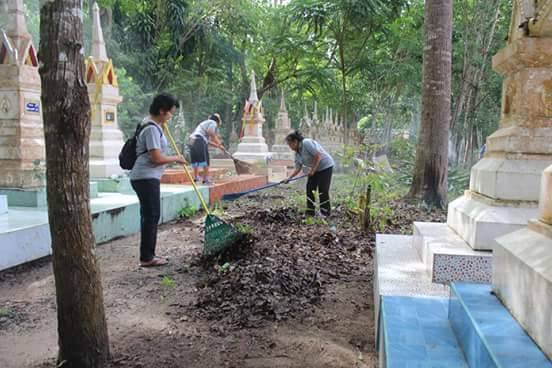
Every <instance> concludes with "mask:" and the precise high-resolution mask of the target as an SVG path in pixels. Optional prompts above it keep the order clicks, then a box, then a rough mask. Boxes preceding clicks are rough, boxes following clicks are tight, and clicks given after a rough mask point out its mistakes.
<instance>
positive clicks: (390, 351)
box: [378, 296, 468, 368]
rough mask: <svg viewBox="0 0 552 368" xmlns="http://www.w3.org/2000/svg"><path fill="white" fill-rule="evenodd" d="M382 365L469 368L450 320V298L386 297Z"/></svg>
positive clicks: (380, 340) (387, 367) (382, 316)
mask: <svg viewBox="0 0 552 368" xmlns="http://www.w3.org/2000/svg"><path fill="white" fill-rule="evenodd" d="M380 324H381V326H382V328H381V329H380V335H379V336H378V349H379V364H380V368H405V367H433V368H437V367H441V368H468V365H467V363H466V361H465V359H464V355H463V354H462V350H461V349H460V345H459V344H458V342H457V340H456V337H455V335H454V333H453V331H452V328H451V326H450V324H449V321H448V298H423V297H404V296H384V297H382V303H381V313H380Z"/></svg>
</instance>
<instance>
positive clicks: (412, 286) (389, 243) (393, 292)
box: [374, 234, 449, 321]
mask: <svg viewBox="0 0 552 368" xmlns="http://www.w3.org/2000/svg"><path fill="white" fill-rule="evenodd" d="M374 267H375V273H376V274H375V278H374V305H375V308H376V310H375V312H376V313H375V317H376V321H377V320H378V313H379V305H380V302H379V300H380V297H382V296H423V297H442V298H447V297H448V295H449V288H448V286H445V285H440V284H434V283H432V282H431V277H430V276H429V274H428V273H427V270H426V268H425V265H424V263H423V262H422V260H421V258H420V257H419V255H418V252H417V250H416V249H415V248H414V246H413V244H412V236H404V235H382V234H377V235H376V257H375V265H374Z"/></svg>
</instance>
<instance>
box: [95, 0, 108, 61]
mask: <svg viewBox="0 0 552 368" xmlns="http://www.w3.org/2000/svg"><path fill="white" fill-rule="evenodd" d="M92 57H93V58H94V61H109V59H108V58H107V51H106V48H105V41H104V37H103V30H102V24H101V22H100V7H99V6H98V3H94V5H93V6H92Z"/></svg>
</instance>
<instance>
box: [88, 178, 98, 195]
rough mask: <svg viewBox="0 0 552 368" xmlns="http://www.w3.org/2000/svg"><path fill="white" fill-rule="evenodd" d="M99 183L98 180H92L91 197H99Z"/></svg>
mask: <svg viewBox="0 0 552 368" xmlns="http://www.w3.org/2000/svg"><path fill="white" fill-rule="evenodd" d="M98 193H99V184H98V182H97V181H91V182H90V199H93V198H98Z"/></svg>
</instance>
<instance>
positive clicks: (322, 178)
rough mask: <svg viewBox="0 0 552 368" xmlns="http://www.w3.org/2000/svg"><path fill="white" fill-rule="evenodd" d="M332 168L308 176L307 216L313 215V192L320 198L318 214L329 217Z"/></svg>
mask: <svg viewBox="0 0 552 368" xmlns="http://www.w3.org/2000/svg"><path fill="white" fill-rule="evenodd" d="M332 172H333V167H330V168H327V169H325V170H322V171H318V172H317V173H316V174H314V175H313V176H309V180H308V181H307V215H309V216H313V215H314V206H315V199H314V192H315V191H318V195H319V197H320V212H321V213H322V214H323V215H325V216H329V215H330V213H331V210H332V207H331V205H330V185H331V183H332Z"/></svg>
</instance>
